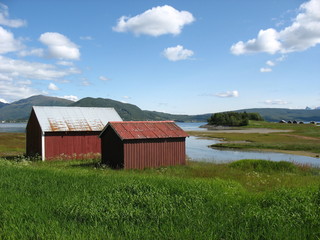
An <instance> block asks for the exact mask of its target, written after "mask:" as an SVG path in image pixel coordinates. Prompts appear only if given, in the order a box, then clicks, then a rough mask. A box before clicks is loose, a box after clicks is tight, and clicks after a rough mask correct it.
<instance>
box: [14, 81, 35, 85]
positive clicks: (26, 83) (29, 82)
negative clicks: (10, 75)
mask: <svg viewBox="0 0 320 240" xmlns="http://www.w3.org/2000/svg"><path fill="white" fill-rule="evenodd" d="M17 83H18V84H20V85H31V84H32V82H31V81H30V80H22V81H18V82H17Z"/></svg>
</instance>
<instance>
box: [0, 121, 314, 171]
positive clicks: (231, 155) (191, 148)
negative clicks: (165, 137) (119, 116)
mask: <svg viewBox="0 0 320 240" xmlns="http://www.w3.org/2000/svg"><path fill="white" fill-rule="evenodd" d="M204 124H206V123H177V125H179V126H180V127H181V128H182V129H183V130H185V131H207V129H206V128H199V127H200V126H201V125H204ZM25 127H26V123H0V132H20V133H23V132H25ZM218 142H219V141H218V140H214V139H201V138H197V137H193V136H190V137H188V138H187V139H186V151H187V156H188V157H189V158H191V159H192V160H193V161H201V162H215V163H226V162H232V161H237V160H241V159H264V160H271V161H289V162H295V163H300V164H308V165H312V166H318V167H320V159H319V158H313V157H306V156H299V155H293V154H284V153H274V152H261V151H260V152H257V151H238V150H237V151H236V150H220V149H213V148H210V147H208V146H209V145H212V144H215V143H218Z"/></svg>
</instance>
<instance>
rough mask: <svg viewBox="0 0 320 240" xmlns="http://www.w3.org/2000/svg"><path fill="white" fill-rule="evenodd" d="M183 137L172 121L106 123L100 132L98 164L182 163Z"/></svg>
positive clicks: (162, 164) (119, 165)
mask: <svg viewBox="0 0 320 240" xmlns="http://www.w3.org/2000/svg"><path fill="white" fill-rule="evenodd" d="M186 137H188V134H187V133H186V132H185V131H183V130H182V129H181V128H180V127H178V126H177V125H176V124H175V123H174V122H173V121H138V122H134V121H133V122H130V121H124V122H109V123H108V125H107V126H106V127H105V128H104V130H103V131H102V132H101V134H100V138H101V158H102V163H105V164H107V165H109V166H111V167H113V168H125V169H132V168H136V169H144V168H150V167H160V166H171V165H183V164H185V163H186V147H185V139H186Z"/></svg>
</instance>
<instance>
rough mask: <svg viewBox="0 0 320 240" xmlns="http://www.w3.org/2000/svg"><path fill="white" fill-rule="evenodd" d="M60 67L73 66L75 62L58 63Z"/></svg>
mask: <svg viewBox="0 0 320 240" xmlns="http://www.w3.org/2000/svg"><path fill="white" fill-rule="evenodd" d="M57 64H58V65H61V66H73V65H74V64H73V62H69V61H58V62H57Z"/></svg>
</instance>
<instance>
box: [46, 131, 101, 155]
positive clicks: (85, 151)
mask: <svg viewBox="0 0 320 240" xmlns="http://www.w3.org/2000/svg"><path fill="white" fill-rule="evenodd" d="M99 133H100V132H48V133H46V134H45V157H46V160H50V159H53V158H62V159H70V158H73V159H74V158H76V159H82V158H88V157H97V155H100V154H101V141H100V138H99Z"/></svg>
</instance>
